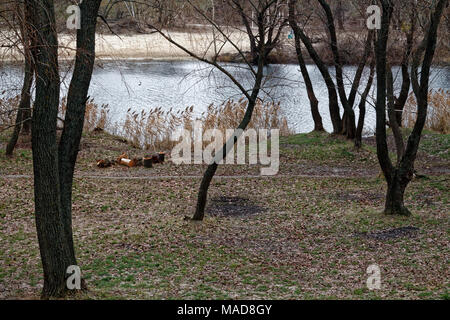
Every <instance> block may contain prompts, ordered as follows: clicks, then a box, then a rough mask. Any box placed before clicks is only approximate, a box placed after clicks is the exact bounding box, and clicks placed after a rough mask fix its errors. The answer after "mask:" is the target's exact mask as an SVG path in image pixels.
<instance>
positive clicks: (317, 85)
mask: <svg viewBox="0 0 450 320" xmlns="http://www.w3.org/2000/svg"><path fill="white" fill-rule="evenodd" d="M226 68H227V70H228V71H229V72H230V73H232V74H233V75H234V76H235V77H236V79H238V80H239V81H240V82H241V83H242V84H243V85H244V87H245V88H246V89H251V82H252V77H251V74H250V72H249V70H248V69H246V68H245V66H244V65H239V64H233V65H227V66H226ZM308 69H309V71H310V76H311V79H312V82H313V85H314V90H315V93H316V95H317V98H318V100H319V108H320V112H321V115H322V118H323V122H324V126H325V128H326V130H328V131H331V130H332V125H331V121H330V117H329V110H328V92H327V89H326V86H325V83H324V81H323V78H322V76H321V74H320V72H319V70H318V69H317V68H316V67H315V66H313V65H309V66H308ZM355 71H356V67H353V66H348V67H345V68H344V72H345V78H346V85H347V90H350V87H351V80H352V79H353V77H354V73H355ZM393 71H394V76H395V77H396V89H397V90H399V88H400V83H401V74H400V72H399V68H395V69H394V70H393ZM264 72H265V75H266V78H265V83H264V86H263V91H262V92H261V95H260V97H261V98H263V99H265V100H267V101H268V100H273V101H275V102H280V103H281V108H282V111H283V114H284V115H285V116H286V117H287V120H288V124H289V126H290V127H291V129H293V130H294V131H295V132H297V133H304V132H309V131H311V130H313V128H314V124H313V121H312V117H311V112H310V106H309V100H308V97H307V94H306V90H305V86H304V83H303V78H302V76H301V73H300V71H299V67H298V66H297V65H269V66H267V67H266V68H265V70H264ZM330 72H331V73H332V74H333V75H334V74H335V72H334V68H330ZM21 73H22V71H21V69H20V68H19V67H11V66H9V67H3V68H0V84H1V85H2V87H3V88H10V87H11V86H16V90H15V91H13V92H16V93H18V92H20V91H18V90H19V89H20V81H21ZM367 76H368V70H365V74H364V77H363V81H362V82H361V87H360V90H359V91H360V92H362V91H363V89H364V86H365V84H366V80H367ZM62 77H63V86H62V91H63V92H62V95H65V93H66V91H67V85H68V82H69V79H70V73H69V72H66V73H64V75H62ZM449 87H450V68H434V69H433V72H432V77H431V88H434V89H439V88H443V89H449ZM11 93H12V92H11V91H10V92H9V94H11ZM6 94H8V93H6ZM89 95H90V96H91V98H94V100H95V102H96V103H97V104H108V105H109V109H110V116H111V119H112V120H113V122H116V123H118V124H120V123H121V122H122V121H123V120H124V119H125V115H126V112H127V110H128V109H129V108H132V109H135V110H137V111H140V110H142V109H150V108H155V107H162V108H163V109H170V108H173V110H175V111H176V110H180V109H184V108H186V107H187V106H194V111H195V112H196V113H197V114H201V113H202V112H203V111H204V110H205V109H206V107H207V106H208V105H210V104H211V103H214V104H221V103H223V102H224V101H226V100H228V99H230V98H231V99H234V100H238V99H239V98H241V97H242V93H241V92H240V91H239V90H238V89H237V88H236V86H235V85H234V84H233V83H232V82H231V81H230V80H229V79H228V78H227V77H226V76H225V75H223V74H222V73H221V72H220V71H218V70H215V69H214V68H212V67H210V66H209V65H207V64H205V63H200V62H196V61H145V62H144V61H126V62H124V61H121V62H117V61H111V62H109V61H108V62H100V63H98V65H97V66H96V68H95V71H94V74H93V79H92V83H91V88H90V92H89ZM372 97H375V85H374V86H373V88H372ZM373 103H374V102H373V101H372V100H370V101H369V104H368V105H367V117H366V128H365V131H366V132H368V133H370V132H373V131H374V128H375V110H374V108H373V107H372V106H371V104H373ZM355 106H357V104H355ZM355 111H356V113H358V110H357V108H356V110H355Z"/></svg>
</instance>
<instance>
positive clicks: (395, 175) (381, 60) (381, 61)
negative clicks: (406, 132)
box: [376, 0, 448, 215]
mask: <svg viewBox="0 0 450 320" xmlns="http://www.w3.org/2000/svg"><path fill="white" fill-rule="evenodd" d="M381 3H382V5H383V16H382V23H381V29H380V30H379V32H378V41H377V50H376V58H377V84H378V88H377V106H376V113H377V129H376V130H377V135H376V140H377V155H378V160H379V163H380V166H381V169H382V170H383V173H384V176H385V178H386V181H387V184H388V191H387V196H386V205H385V213H387V214H400V215H410V212H409V211H408V210H407V209H406V208H405V206H404V203H403V197H404V192H405V189H406V187H407V185H408V183H409V182H410V181H411V179H412V176H413V171H414V161H415V159H416V155H417V151H418V148H419V143H420V139H421V135H422V130H423V127H424V125H425V120H426V116H427V107H428V88H429V81H430V69H431V64H432V61H433V57H434V54H435V50H436V42H437V40H436V39H437V30H438V27H439V23H440V20H441V17H442V13H443V11H444V8H446V7H447V6H448V0H439V1H438V2H437V4H436V7H435V10H434V12H433V13H432V14H431V17H430V23H429V26H428V27H427V32H426V33H425V36H424V38H423V41H422V42H421V44H420V45H419V47H418V49H417V50H416V53H415V55H414V59H413V63H412V67H411V80H412V84H413V90H414V94H415V96H416V99H417V111H418V112H417V120H416V123H415V124H414V128H413V130H412V132H411V134H410V136H409V138H408V143H407V145H406V148H405V151H404V153H403V156H402V158H401V160H400V162H399V163H397V166H396V167H393V165H392V163H391V160H390V157H389V152H388V147H387V141H386V138H387V137H386V91H387V90H388V91H389V92H388V95H389V100H391V103H392V100H393V98H392V91H393V90H392V88H387V87H386V79H387V77H386V72H387V61H386V60H387V59H386V47H387V40H388V34H389V24H390V18H391V15H392V9H393V4H392V0H381ZM423 52H425V54H424V55H423ZM422 55H423V60H422V66H421V77H420V82H419V79H418V68H419V64H420V60H421V57H422ZM387 75H388V78H389V77H391V75H390V74H389V72H388V74H387ZM389 80H390V81H389V82H391V79H389ZM389 86H390V87H391V86H392V85H389ZM391 118H394V119H393V122H394V123H395V122H396V121H395V116H393V114H392V112H391Z"/></svg>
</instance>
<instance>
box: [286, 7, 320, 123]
mask: <svg viewBox="0 0 450 320" xmlns="http://www.w3.org/2000/svg"><path fill="white" fill-rule="evenodd" d="M295 9H296V8H295V1H293V0H290V1H289V25H290V26H291V28H292V30H293V31H294V42H295V51H296V53H297V60H298V64H299V66H300V71H301V73H302V76H303V80H304V81H305V86H306V92H307V93H308V99H309V103H310V106H311V114H312V118H313V121H314V131H324V128H323V122H322V117H321V115H320V112H319V101H318V100H317V97H316V95H315V93H314V87H313V84H312V81H311V77H310V76H309V72H308V68H307V67H306V63H305V59H304V57H303V52H302V46H301V39H300V32H301V30H300V27H299V25H298V23H297V15H296V10H295Z"/></svg>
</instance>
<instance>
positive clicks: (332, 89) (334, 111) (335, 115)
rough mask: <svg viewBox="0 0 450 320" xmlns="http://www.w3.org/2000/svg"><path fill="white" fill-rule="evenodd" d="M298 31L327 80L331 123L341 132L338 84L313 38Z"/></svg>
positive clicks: (337, 131) (291, 2) (336, 132)
mask: <svg viewBox="0 0 450 320" xmlns="http://www.w3.org/2000/svg"><path fill="white" fill-rule="evenodd" d="M289 3H290V5H291V6H292V5H294V2H293V1H290V2H289ZM297 31H298V35H299V36H300V39H301V40H302V42H303V44H304V45H305V47H306V49H307V50H308V53H309V55H310V57H311V59H313V61H314V63H315V64H316V66H317V68H318V69H319V71H320V73H321V75H322V77H323V79H324V81H325V84H326V86H327V90H328V102H329V109H330V118H331V123H332V124H333V133H335V134H339V133H341V132H342V119H341V114H340V111H339V101H338V96H337V93H336V86H335V85H334V82H333V78H332V77H331V75H330V72H329V71H328V68H327V66H326V65H325V63H324V62H323V61H322V59H320V57H319V55H318V54H317V51H316V50H315V49H314V47H313V45H312V43H311V39H309V38H308V37H307V36H306V34H305V33H304V31H303V30H302V29H301V28H298V29H297Z"/></svg>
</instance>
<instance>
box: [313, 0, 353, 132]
mask: <svg viewBox="0 0 450 320" xmlns="http://www.w3.org/2000/svg"><path fill="white" fill-rule="evenodd" d="M318 1H319V3H320V5H321V6H322V8H323V10H324V11H325V14H326V17H327V27H328V31H329V35H330V46H331V51H332V52H333V57H334V66H335V68H336V82H337V89H338V93H339V97H340V100H341V103H342V106H343V108H344V111H345V113H346V121H345V122H346V126H345V133H346V136H347V138H348V139H354V138H355V133H356V124H355V112H354V111H353V106H350V105H349V103H348V99H347V94H346V92H345V85H344V76H343V71H342V63H341V58H340V54H339V48H338V40H337V36H336V27H335V25H334V17H333V13H332V11H331V8H330V6H329V5H328V3H327V2H326V1H325V0H318Z"/></svg>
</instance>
